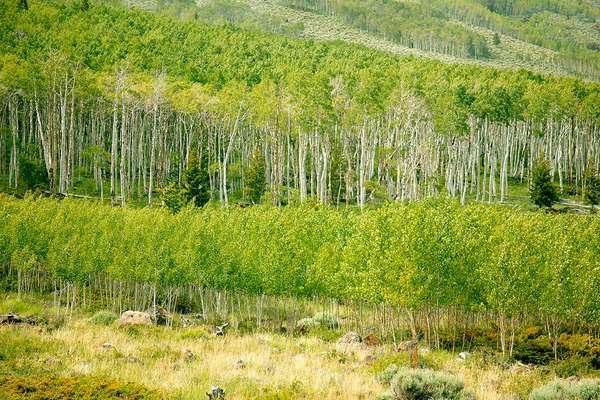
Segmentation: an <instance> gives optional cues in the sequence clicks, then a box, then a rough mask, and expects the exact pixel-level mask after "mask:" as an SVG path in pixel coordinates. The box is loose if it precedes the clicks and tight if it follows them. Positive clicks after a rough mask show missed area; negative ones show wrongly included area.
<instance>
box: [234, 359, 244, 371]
mask: <svg viewBox="0 0 600 400" xmlns="http://www.w3.org/2000/svg"><path fill="white" fill-rule="evenodd" d="M244 368H246V363H245V362H244V361H243V360H237V361H236V363H235V369H244Z"/></svg>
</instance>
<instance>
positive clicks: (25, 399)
mask: <svg viewBox="0 0 600 400" xmlns="http://www.w3.org/2000/svg"><path fill="white" fill-rule="evenodd" d="M0 386H1V387H2V396H3V398H4V399H6V400H17V399H19V400H42V399H56V400H63V399H64V400H67V399H89V400H91V399H98V400H109V399H123V398H126V399H130V400H151V399H157V400H158V399H160V398H161V396H160V395H159V394H158V393H156V392H153V391H151V390H148V389H146V388H144V387H143V386H140V385H136V384H133V383H125V384H123V383H119V382H116V381H112V380H108V379H105V378H98V377H93V376H71V377H57V376H53V375H48V374H46V375H32V376H10V375H8V376H0Z"/></svg>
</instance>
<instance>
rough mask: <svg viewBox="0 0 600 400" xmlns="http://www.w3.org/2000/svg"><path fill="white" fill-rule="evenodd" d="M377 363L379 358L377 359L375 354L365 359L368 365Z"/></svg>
mask: <svg viewBox="0 0 600 400" xmlns="http://www.w3.org/2000/svg"><path fill="white" fill-rule="evenodd" d="M375 361H377V357H375V356H374V355H373V354H369V355H368V356H366V357H365V363H367V364H373V363H374V362H375Z"/></svg>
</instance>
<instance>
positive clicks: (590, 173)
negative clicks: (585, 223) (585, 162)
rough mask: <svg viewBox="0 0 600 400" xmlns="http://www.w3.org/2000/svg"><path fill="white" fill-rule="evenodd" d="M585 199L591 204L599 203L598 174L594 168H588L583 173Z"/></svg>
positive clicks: (599, 180) (599, 178)
mask: <svg viewBox="0 0 600 400" xmlns="http://www.w3.org/2000/svg"><path fill="white" fill-rule="evenodd" d="M585 201H586V202H587V203H588V204H589V205H591V206H592V212H593V211H594V206H595V205H598V204H600V176H598V173H597V172H596V170H595V169H594V168H588V170H587V171H586V174H585Z"/></svg>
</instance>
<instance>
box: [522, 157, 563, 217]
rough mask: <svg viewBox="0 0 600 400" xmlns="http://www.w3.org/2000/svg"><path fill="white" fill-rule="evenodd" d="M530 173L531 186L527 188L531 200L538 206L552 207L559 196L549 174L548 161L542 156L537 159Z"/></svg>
mask: <svg viewBox="0 0 600 400" xmlns="http://www.w3.org/2000/svg"><path fill="white" fill-rule="evenodd" d="M532 175H533V176H532V180H531V187H530V189H529V197H530V198H531V201H532V202H533V203H534V204H535V205H536V206H538V207H540V208H541V207H552V205H553V204H554V203H557V202H558V201H559V200H560V198H559V196H558V190H557V189H556V186H555V185H554V183H553V182H552V177H551V176H550V164H549V163H548V161H546V160H544V159H543V158H540V159H538V160H537V161H536V164H535V166H534V168H533V174H532Z"/></svg>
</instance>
